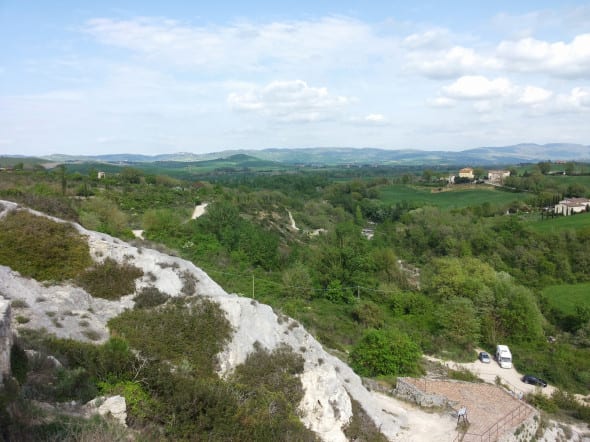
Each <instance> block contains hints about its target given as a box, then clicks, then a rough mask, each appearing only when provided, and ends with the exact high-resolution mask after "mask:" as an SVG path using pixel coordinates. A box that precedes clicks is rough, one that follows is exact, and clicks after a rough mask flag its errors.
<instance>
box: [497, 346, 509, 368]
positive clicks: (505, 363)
mask: <svg viewBox="0 0 590 442" xmlns="http://www.w3.org/2000/svg"><path fill="white" fill-rule="evenodd" d="M496 361H498V364H500V367H502V368H512V353H510V349H509V348H508V346H507V345H498V346H496Z"/></svg>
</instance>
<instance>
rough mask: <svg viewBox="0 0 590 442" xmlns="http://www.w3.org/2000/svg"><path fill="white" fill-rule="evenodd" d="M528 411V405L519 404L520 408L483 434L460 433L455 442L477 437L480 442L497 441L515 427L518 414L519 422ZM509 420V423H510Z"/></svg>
mask: <svg viewBox="0 0 590 442" xmlns="http://www.w3.org/2000/svg"><path fill="white" fill-rule="evenodd" d="M527 411H530V408H529V406H528V405H527V404H524V403H521V404H519V406H518V407H516V408H514V409H512V410H511V411H509V412H508V413H506V414H505V415H504V416H503V417H501V418H500V419H498V420H497V421H496V422H495V423H493V424H492V425H490V426H489V427H488V428H487V429H486V430H485V431H484V432H483V433H480V434H478V433H469V432H466V433H459V434H457V436H456V437H455V439H454V440H453V442H459V441H462V440H464V439H465V436H472V437H475V438H477V439H476V440H479V442H484V441H485V442H491V441H495V440H497V439H498V437H499V436H500V434H502V433H503V432H505V431H506V430H507V429H509V428H511V427H512V426H513V425H514V421H515V415H516V414H518V416H516V420H519V419H521V418H522V417H523V415H526V412H527ZM508 419H509V421H508ZM508 422H509V423H508Z"/></svg>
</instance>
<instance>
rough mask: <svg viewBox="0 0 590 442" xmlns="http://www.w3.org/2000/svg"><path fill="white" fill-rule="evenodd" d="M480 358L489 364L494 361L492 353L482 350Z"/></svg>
mask: <svg viewBox="0 0 590 442" xmlns="http://www.w3.org/2000/svg"><path fill="white" fill-rule="evenodd" d="M478 358H479V360H480V361H481V362H483V363H484V364H489V363H490V362H491V361H492V358H490V355H489V354H488V353H487V352H485V351H480V352H479V356H478Z"/></svg>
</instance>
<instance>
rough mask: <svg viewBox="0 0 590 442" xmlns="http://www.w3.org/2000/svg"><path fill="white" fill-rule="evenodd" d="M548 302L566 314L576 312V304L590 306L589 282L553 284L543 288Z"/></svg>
mask: <svg viewBox="0 0 590 442" xmlns="http://www.w3.org/2000/svg"><path fill="white" fill-rule="evenodd" d="M543 295H545V296H546V297H547V299H548V301H549V303H550V304H551V305H552V306H553V307H555V308H557V309H558V310H561V311H562V312H563V313H566V314H574V313H576V306H578V305H579V306H584V305H585V306H588V307H590V283H588V282H586V283H582V284H562V285H553V286H550V287H547V288H545V289H544V290H543Z"/></svg>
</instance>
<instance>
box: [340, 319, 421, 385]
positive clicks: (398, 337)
mask: <svg viewBox="0 0 590 442" xmlns="http://www.w3.org/2000/svg"><path fill="white" fill-rule="evenodd" d="M421 356H422V353H421V351H420V348H419V347H418V345H416V344H415V343H414V342H413V341H411V340H410V338H409V337H408V336H407V335H406V334H404V333H402V332H399V331H397V330H394V329H390V330H387V331H385V330H368V331H367V332H366V333H365V334H364V336H363V337H362V338H361V340H360V341H359V342H358V343H357V345H356V346H355V347H354V348H353V350H352V352H351V353H350V363H351V366H352V368H353V369H354V370H355V371H356V372H357V373H358V374H359V375H361V376H371V377H374V376H381V375H385V376H388V375H408V374H417V373H419V372H420V365H419V361H420V358H421Z"/></svg>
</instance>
